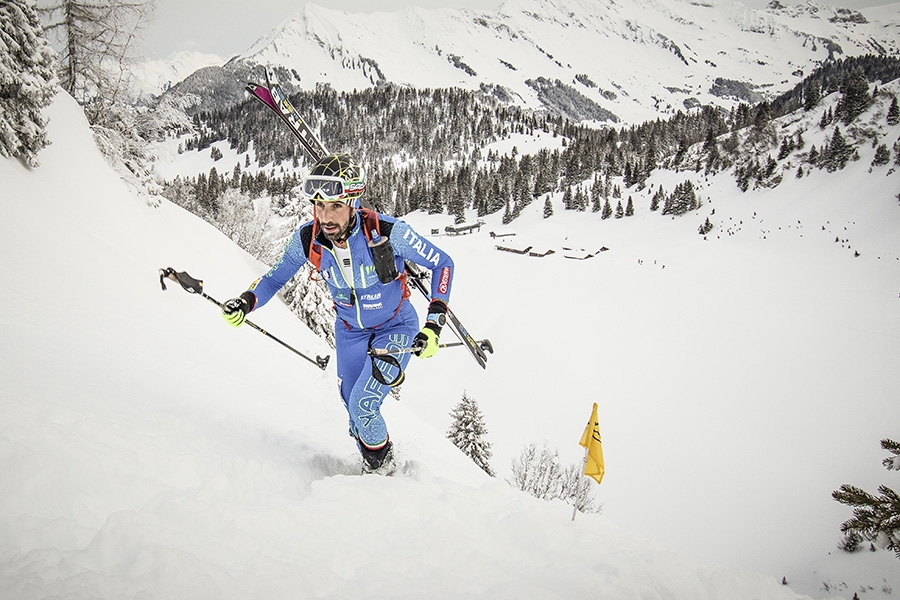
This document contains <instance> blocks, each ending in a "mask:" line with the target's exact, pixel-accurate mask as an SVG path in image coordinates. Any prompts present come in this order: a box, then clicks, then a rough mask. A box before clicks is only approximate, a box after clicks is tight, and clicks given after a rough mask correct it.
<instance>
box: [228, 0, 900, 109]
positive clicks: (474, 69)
mask: <svg viewBox="0 0 900 600" xmlns="http://www.w3.org/2000/svg"><path fill="white" fill-rule="evenodd" d="M898 14H900V4H897V3H895V4H891V5H887V6H883V7H878V8H875V9H871V10H870V9H867V10H866V11H865V14H863V13H859V12H855V11H849V10H845V9H838V8H832V7H828V6H825V5H817V4H815V3H813V2H806V3H805V4H803V5H802V6H785V5H784V4H782V3H780V2H777V1H773V2H771V3H770V4H769V6H768V7H767V8H766V9H763V10H752V9H749V8H747V7H745V6H744V5H742V4H740V3H739V2H734V1H732V0H703V1H698V0H633V1H629V2H615V1H613V0H602V1H596V0H508V1H507V2H505V3H504V4H503V5H502V6H501V7H500V8H499V9H498V10H496V11H476V10H470V9H438V10H424V9H420V8H416V7H412V8H408V9H406V10H404V11H396V12H374V13H369V14H350V13H346V12H341V11H336V10H330V9H326V8H322V7H320V6H317V5H314V4H307V5H306V6H305V7H304V8H303V9H301V10H300V11H298V12H297V13H296V14H295V15H293V16H292V17H290V18H288V19H287V20H285V21H284V22H283V23H282V24H281V25H280V26H279V27H277V28H276V29H275V30H274V31H272V33H271V34H270V35H268V36H266V37H263V38H261V39H260V40H259V41H257V42H256V43H255V44H254V45H253V46H252V47H251V48H250V49H248V50H247V51H246V52H243V53H241V54H240V55H239V56H238V60H239V61H243V62H245V63H249V64H275V65H280V66H283V67H285V68H287V69H290V70H292V71H293V73H294V75H295V80H294V82H293V83H295V84H297V85H299V86H302V87H304V88H312V87H314V86H315V85H316V84H319V83H327V84H330V85H332V86H333V87H335V88H336V89H338V90H348V91H349V90H353V89H360V88H364V87H367V86H372V85H378V84H380V83H385V82H392V83H396V84H400V85H409V86H413V87H416V88H434V87H462V88H466V89H483V90H485V91H488V92H491V93H495V94H498V95H500V96H501V97H503V98H506V99H509V100H510V101H511V102H514V103H516V104H519V105H522V106H527V107H531V108H540V107H542V106H551V107H553V108H555V109H557V110H559V111H560V112H563V113H564V114H566V116H570V117H571V118H574V119H576V120H582V119H592V118H593V119H597V120H611V121H615V120H617V119H621V120H623V121H625V122H643V121H645V120H652V119H654V118H656V117H657V116H659V115H660V113H670V112H674V111H675V110H680V109H684V108H686V107H688V108H690V107H692V106H696V105H698V104H714V105H721V106H724V107H726V108H727V107H730V106H732V105H733V104H734V103H735V102H737V101H745V102H755V101H758V100H761V99H763V98H766V97H771V96H773V95H775V94H778V93H781V92H784V91H786V90H788V89H790V88H792V87H793V86H794V85H796V84H797V83H798V82H800V81H801V80H802V79H803V78H804V76H806V75H808V74H809V73H810V72H811V71H812V70H813V69H814V68H816V67H817V66H818V65H820V64H821V63H822V62H823V61H825V60H826V59H828V58H841V57H846V56H857V55H860V54H867V53H874V54H887V55H897V54H898V53H900V36H898V31H900V17H898ZM572 104H579V105H580V107H578V108H575V107H573V106H572ZM567 113H568V114H567Z"/></svg>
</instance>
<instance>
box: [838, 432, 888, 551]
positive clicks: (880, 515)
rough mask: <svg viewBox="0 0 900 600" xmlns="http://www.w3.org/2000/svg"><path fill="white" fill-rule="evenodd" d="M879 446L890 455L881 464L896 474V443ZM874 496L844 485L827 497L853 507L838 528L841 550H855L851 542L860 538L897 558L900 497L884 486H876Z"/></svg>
mask: <svg viewBox="0 0 900 600" xmlns="http://www.w3.org/2000/svg"><path fill="white" fill-rule="evenodd" d="M881 447H882V448H883V449H884V450H887V451H888V452H890V453H891V454H892V455H893V456H889V457H888V458H886V459H884V461H883V464H884V466H885V468H886V469H888V470H890V471H900V443H898V442H895V441H894V440H890V439H884V440H881ZM878 494H879V495H878V496H874V495H872V494H870V493H868V492H866V491H865V490H863V489H861V488H858V487H856V486H853V485H849V484H846V483H845V484H844V485H842V486H841V487H840V488H839V489H838V490H836V491H834V492H832V494H831V496H832V497H833V498H834V499H835V500H837V501H838V502H840V503H841V504H846V505H847V506H852V507H853V517H852V518H851V519H849V520H847V521H845V522H844V523H843V524H842V525H841V531H842V532H844V535H845V538H844V540H843V543H842V547H844V548H845V549H852V548H856V547H858V545H859V544H858V543H855V544H854V543H853V542H854V540H857V538H859V537H861V538H863V539H865V540H868V541H869V542H872V544H874V545H877V546H880V547H883V548H886V549H888V550H893V551H894V553H895V554H896V555H897V558H900V494H898V493H897V492H895V491H894V490H892V489H891V488H889V487H887V486H886V485H882V486H879V488H878Z"/></svg>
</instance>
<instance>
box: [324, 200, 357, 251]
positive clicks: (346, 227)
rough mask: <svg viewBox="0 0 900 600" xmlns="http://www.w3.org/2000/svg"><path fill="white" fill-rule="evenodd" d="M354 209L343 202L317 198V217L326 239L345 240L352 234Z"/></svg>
mask: <svg viewBox="0 0 900 600" xmlns="http://www.w3.org/2000/svg"><path fill="white" fill-rule="evenodd" d="M353 211H354V209H353V208H352V207H350V206H347V205H346V204H344V203H343V202H325V201H324V200H316V219H318V220H319V227H320V228H321V229H322V234H323V235H324V236H325V238H326V239H328V240H330V241H332V242H343V241H344V240H346V239H347V236H349V235H350V222H351V220H352V217H353Z"/></svg>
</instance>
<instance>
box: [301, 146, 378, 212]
mask: <svg viewBox="0 0 900 600" xmlns="http://www.w3.org/2000/svg"><path fill="white" fill-rule="evenodd" d="M364 191H366V170H365V169H364V168H363V167H362V166H361V165H360V164H359V163H357V162H356V161H355V160H353V157H352V156H350V155H349V154H327V155H325V156H323V157H322V158H320V159H319V162H317V163H316V164H315V165H313V168H312V169H310V171H309V175H307V176H306V179H304V180H303V195H304V196H306V198H307V199H308V200H309V201H310V202H315V201H316V200H323V201H325V202H343V203H344V204H346V205H348V206H352V207H353V208H359V197H360V196H362V194H363V192H364Z"/></svg>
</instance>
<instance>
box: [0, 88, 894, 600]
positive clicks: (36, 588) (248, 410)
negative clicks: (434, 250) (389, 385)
mask: <svg viewBox="0 0 900 600" xmlns="http://www.w3.org/2000/svg"><path fill="white" fill-rule="evenodd" d="M48 114H49V116H50V118H51V123H50V135H51V138H52V140H53V142H54V143H53V145H52V146H51V147H49V148H48V149H47V150H46V151H44V152H43V153H42V155H41V163H42V166H41V167H40V169H37V170H34V171H29V170H27V169H25V168H24V167H22V166H21V165H20V164H19V163H18V162H16V161H14V160H4V161H2V162H0V181H2V187H3V190H4V193H3V194H2V197H0V202H2V210H3V213H4V219H3V220H2V221H0V248H2V256H3V260H2V261H0V273H2V280H3V281H4V282H6V284H5V286H4V289H5V291H6V293H5V294H4V297H5V298H6V299H7V303H6V304H5V310H4V311H3V313H2V314H0V331H2V339H3V340H4V343H3V344H2V345H0V373H2V376H0V489H3V493H2V494H0V597H2V598H15V599H24V598H50V597H53V598H96V597H102V598H112V597H122V598H133V597H134V598H136V597H140V598H167V599H168V598H194V599H197V598H248V597H258V598H384V597H389V598H422V597H432V598H462V597H466V598H468V597H476V596H484V597H490V598H526V597H527V598H572V597H598V598H616V599H622V598H626V599H627V598H635V599H637V598H673V599H682V598H683V599H685V600H687V599H691V600H695V599H698V598H721V599H729V600H734V599H741V598H747V599H752V598H767V599H778V598H785V599H787V598H796V597H798V595H797V593H795V592H794V591H793V590H792V589H791V588H790V587H786V586H782V585H781V584H780V580H781V577H782V576H787V578H788V580H789V583H794V581H796V582H797V583H798V585H800V586H803V587H804V589H806V590H808V592H807V593H810V594H811V595H816V596H821V597H828V596H831V595H835V594H840V593H842V592H847V593H846V594H844V597H847V598H849V597H850V596H852V593H853V592H854V591H856V590H857V589H858V588H860V587H862V586H870V588H871V589H866V590H865V592H867V593H868V594H870V595H866V596H865V597H881V596H880V595H881V594H884V592H883V591H882V589H881V586H882V580H883V581H884V582H885V585H892V586H894V587H897V586H900V580H898V577H897V569H896V559H894V558H893V557H892V556H890V555H889V554H888V553H886V552H878V553H875V554H870V553H863V554H861V555H854V556H845V555H834V544H835V542H836V540H837V537H838V534H837V526H838V524H839V523H840V521H841V520H842V519H843V518H845V517H846V516H847V514H848V511H847V510H845V509H843V508H842V507H840V506H838V505H836V503H834V502H833V501H832V500H831V499H830V497H829V494H830V491H831V490H832V489H835V488H836V487H837V486H838V485H840V484H841V483H844V482H853V483H856V484H858V485H861V486H864V487H867V488H869V489H872V488H874V486H875V485H876V484H877V483H880V482H882V481H884V480H886V479H887V477H888V475H887V474H886V472H884V471H883V470H882V469H881V467H880V459H881V452H880V451H879V449H878V447H877V441H878V440H879V439H880V438H881V437H886V436H894V437H896V435H897V432H896V429H895V428H896V423H897V422H898V417H900V414H898V411H900V408H898V405H897V403H896V398H895V397H894V396H895V390H896V389H897V387H898V383H900V381H898V378H900V376H898V374H897V370H896V368H895V367H896V364H897V358H900V320H898V316H897V315H898V311H897V304H896V303H897V302H898V298H897V295H898V291H900V290H898V287H900V285H898V277H897V275H898V271H900V262H898V259H900V252H898V250H900V248H898V246H897V242H896V235H895V232H896V231H897V225H898V218H900V217H898V212H897V210H898V208H897V205H896V200H895V199H894V198H893V197H892V195H893V194H894V193H895V190H896V183H897V176H896V175H892V176H890V177H887V176H885V177H883V178H881V177H867V178H862V177H861V176H860V171H861V170H863V169H864V168H865V165H866V164H868V161H870V160H871V157H868V158H865V157H864V158H863V160H862V161H860V163H855V164H853V165H851V167H850V168H848V170H847V171H844V172H841V173H839V174H835V175H828V174H825V173H816V174H815V175H814V178H813V177H811V178H810V179H809V180H801V181H785V183H784V184H783V185H782V187H779V188H777V189H775V190H773V191H769V192H765V193H757V194H752V195H745V196H742V195H738V194H737V193H736V188H734V185H733V182H731V183H730V184H729V181H728V177H725V178H724V179H723V180H717V181H713V182H711V183H710V185H709V187H708V188H706V189H704V190H703V193H704V194H705V195H706V194H708V196H709V197H710V198H711V201H710V203H709V204H708V205H707V206H706V207H704V209H701V210H704V211H706V210H708V209H709V208H711V207H715V208H716V209H717V215H719V217H718V218H719V219H721V220H722V225H721V226H720V228H719V229H718V230H717V231H716V233H714V234H711V236H710V239H709V240H708V241H703V240H702V238H700V236H698V235H697V234H696V227H697V225H698V224H699V223H698V221H699V220H701V219H699V216H698V218H696V219H693V220H691V217H685V218H682V219H679V220H674V221H672V220H669V219H666V218H662V217H660V216H659V215H657V214H649V213H647V211H646V208H645V207H644V208H643V209H642V210H639V213H638V215H636V216H635V217H634V218H632V219H625V220H622V221H613V220H611V221H606V222H601V221H600V220H599V216H597V215H590V214H588V215H575V214H571V213H569V214H563V211H562V210H561V207H559V206H557V211H556V212H557V214H556V215H555V216H554V217H553V218H551V219H549V220H547V221H543V220H541V218H540V216H539V213H538V207H536V206H535V207H533V208H534V211H533V212H531V213H529V214H526V215H524V216H523V217H522V219H521V220H520V221H517V222H516V223H515V228H516V229H517V230H518V235H517V236H516V237H517V239H518V240H522V241H525V240H528V242H529V243H532V244H534V245H535V246H536V247H544V246H547V247H551V246H552V247H554V248H557V249H558V250H561V248H562V246H566V247H578V248H581V247H584V248H588V249H591V250H593V249H596V248H595V247H596V246H599V245H600V244H605V245H606V246H608V247H610V248H611V250H610V251H609V252H606V253H603V254H601V255H599V256H597V257H595V258H592V259H589V260H586V261H575V260H569V259H565V258H564V257H563V256H562V252H561V251H559V252H557V253H556V254H554V255H551V256H548V257H546V258H542V259H537V258H531V257H527V256H514V255H511V254H509V253H504V252H497V251H495V250H494V249H493V242H492V240H491V239H490V238H489V237H488V236H487V233H486V231H487V230H488V229H490V228H492V227H494V228H496V227H498V223H497V221H496V218H492V219H491V220H490V221H489V222H488V224H487V229H483V230H482V232H481V233H480V234H477V235H472V236H465V237H458V238H450V237H444V238H441V239H440V240H439V243H440V244H441V245H442V246H443V247H445V249H446V250H448V251H450V252H451V253H452V254H453V256H454V258H455V260H456V262H457V265H458V275H457V278H456V287H455V291H454V308H455V309H456V310H457V312H458V313H459V314H460V315H461V316H462V318H463V319H464V320H465V322H466V324H467V325H468V326H469V328H470V330H472V331H473V332H475V333H476V335H477V336H489V337H490V338H491V339H492V341H493V342H494V346H495V348H496V354H495V355H493V356H492V357H491V359H490V362H489V367H488V369H487V370H485V371H481V370H480V369H478V368H477V367H476V366H475V365H474V362H472V361H471V359H469V358H468V357H467V356H465V355H464V354H463V353H462V352H460V351H458V350H457V351H454V350H452V349H447V350H445V351H443V352H442V353H441V354H439V355H438V357H436V358H435V359H433V360H430V361H423V362H421V363H419V362H416V364H414V365H413V366H412V367H411V368H410V371H409V378H408V382H407V383H405V384H404V390H403V392H402V398H401V400H400V401H394V400H389V401H388V403H387V405H386V407H385V414H386V417H387V419H388V420H389V424H390V427H391V431H392V435H393V437H394V439H395V440H396V443H397V448H398V452H399V455H400V457H401V459H402V460H403V461H404V464H405V468H406V474H405V475H404V476H399V477H393V478H383V477H377V476H358V475H356V474H355V473H356V472H357V464H356V459H355V456H354V449H353V445H352V441H351V440H350V438H348V437H347V436H346V435H345V431H346V419H345V416H344V414H343V408H342V407H341V405H340V401H339V399H338V398H337V395H336V392H335V386H334V372H333V370H331V369H329V371H327V372H318V371H317V370H316V369H315V368H312V367H310V366H309V365H307V364H305V363H303V362H302V361H299V360H298V359H297V358H296V357H294V356H293V355H292V354H291V353H289V352H286V351H285V350H283V349H282V348H280V347H278V346H277V345H276V344H274V343H272V342H271V341H270V340H267V339H265V338H264V337H263V336H261V335H259V334H258V333H257V332H255V331H253V330H252V329H249V328H247V327H244V328H241V329H239V330H233V329H232V328H230V327H227V326H226V325H225V324H224V323H223V322H222V321H221V319H220V318H219V316H218V315H217V314H216V313H217V309H216V308H215V307H213V306H212V305H211V304H209V303H207V302H205V301H204V300H203V299H201V298H199V297H193V296H191V295H189V294H187V293H185V292H184V291H182V290H180V289H177V286H174V284H172V285H170V286H169V290H168V291H167V292H162V291H161V290H160V287H159V282H158V278H157V269H158V268H159V267H164V266H172V267H175V268H176V269H179V270H187V271H188V272H190V273H191V274H192V275H194V276H197V277H200V278H203V279H205V281H206V286H205V289H206V291H207V292H208V293H209V294H211V295H212V296H214V297H216V298H218V299H220V300H221V299H225V298H227V297H230V296H231V295H234V294H236V293H238V292H240V291H241V290H243V289H244V288H245V286H246V285H247V284H248V283H249V282H250V281H252V279H254V278H255V277H256V276H257V275H258V274H259V273H260V272H262V270H264V268H265V267H264V266H263V265H261V264H259V263H258V262H256V261H255V260H253V259H251V258H249V257H248V256H247V255H246V254H244V253H243V252H241V251H240V250H238V249H237V248H235V247H234V246H233V245H232V244H231V243H230V242H229V241H228V240H226V239H225V238H224V237H223V236H222V235H220V234H219V233H218V232H216V231H214V230H213V229H212V228H210V227H209V226H208V225H206V224H204V223H202V222H200V221H199V220H197V219H196V218H194V217H192V216H191V215H189V214H186V213H185V212H184V211H182V210H181V209H179V208H177V207H174V206H173V205H171V204H169V203H167V202H163V203H161V204H160V205H159V206H158V207H151V206H147V205H146V204H144V203H142V202H140V201H138V200H136V199H134V198H132V197H130V196H129V195H128V192H127V188H125V187H124V186H123V185H122V184H121V183H120V182H119V181H118V180H117V179H116V178H115V176H114V175H113V174H112V172H111V171H110V169H109V168H108V167H107V166H106V165H105V164H104V163H103V160H102V158H101V157H100V156H99V154H98V153H97V152H96V150H95V149H94V148H93V146H92V143H91V140H90V135H89V132H88V129H87V127H86V125H85V123H84V119H83V117H82V116H81V114H80V112H79V110H78V107H77V106H75V104H74V103H73V102H72V101H71V99H69V98H68V97H65V96H64V95H61V96H60V97H59V98H58V99H57V101H56V103H55V104H54V105H53V106H52V107H51V108H50V109H49V110H48ZM863 163H865V164H863ZM659 177H661V178H665V177H669V178H671V180H672V182H677V181H679V180H680V178H679V177H678V176H677V175H675V174H668V175H667V174H660V175H659ZM665 185H666V186H667V188H668V189H671V187H673V185H674V183H670V182H666V183H665ZM863 186H865V187H863ZM848 198H852V199H853V200H854V202H853V204H852V205H850V204H849V203H848V201H847V199H848ZM645 204H646V203H639V206H642V207H643V205H645ZM704 216H705V212H704ZM726 219H727V220H726ZM410 220H411V221H412V222H413V223H414V225H416V227H417V228H418V229H419V230H420V231H429V230H430V227H431V226H442V225H444V224H446V218H445V217H428V216H424V215H412V216H411V218H410ZM732 220H733V221H732ZM738 220H740V224H738ZM798 221H799V222H798ZM726 223H732V224H730V225H726ZM823 228H824V229H823ZM726 232H727V233H726ZM835 235H839V236H842V237H845V238H848V239H849V240H850V243H852V245H853V246H854V248H859V249H860V251H861V252H862V256H861V257H859V258H854V257H853V255H852V252H851V251H850V250H848V249H847V248H846V247H845V246H846V244H845V245H844V246H843V247H842V245H841V244H835V243H834V242H833V238H834V236H835ZM762 238H765V239H762ZM420 308H421V307H420ZM253 318H254V320H255V321H256V322H258V323H259V324H260V325H262V326H263V327H265V328H267V329H269V330H270V331H272V332H274V333H276V335H278V336H279V337H280V338H282V339H284V340H285V341H288V342H289V343H291V344H294V345H296V346H297V347H299V348H301V349H303V350H305V351H308V352H310V353H325V352H327V351H328V349H327V347H326V346H325V345H324V344H323V343H321V342H320V341H319V340H318V339H316V338H314V337H313V336H312V335H311V334H309V333H308V332H307V331H306V330H305V328H304V327H303V326H302V325H301V324H300V323H299V321H297V320H296V319H295V318H294V317H293V316H292V315H291V314H290V313H289V312H288V311H287V310H286V309H285V308H284V307H282V306H279V305H278V303H273V304H271V305H270V306H267V307H266V308H265V309H264V310H263V311H261V312H260V313H258V314H256V315H254V317H253ZM463 390H466V391H467V393H468V394H469V395H470V396H473V397H474V398H475V399H476V400H477V401H478V402H479V405H480V406H481V408H482V410H483V411H484V412H485V414H486V422H487V425H488V428H489V430H490V433H489V440H490V441H492V442H493V443H494V449H495V457H494V465H495V467H496V468H497V470H498V471H500V472H501V478H498V479H491V478H488V477H487V476H485V475H483V473H481V471H479V470H478V469H477V468H476V467H475V466H474V465H473V464H472V463H471V462H470V461H469V460H468V459H466V458H465V457H463V456H462V455H461V454H460V453H459V452H458V451H457V450H456V449H455V448H453V447H452V446H451V445H450V444H449V442H447V440H446V439H444V437H443V434H444V430H445V429H446V427H447V425H449V420H448V417H447V414H448V413H449V412H450V409H451V408H452V407H453V405H454V404H455V403H456V402H458V400H459V398H460V397H461V395H462V392H463ZM594 401H597V402H599V403H600V407H601V412H600V428H601V432H602V433H603V435H604V448H605V451H606V459H607V468H608V474H607V478H606V480H604V482H603V484H602V485H601V486H599V487H597V488H596V491H597V495H598V498H599V500H600V501H601V502H602V503H603V512H602V513H601V514H591V515H579V516H578V518H577V520H576V521H575V522H572V521H570V516H571V509H570V507H569V506H567V505H565V504H563V503H561V502H543V501H539V500H535V499H533V498H530V497H528V496H526V495H524V494H521V493H519V492H516V491H514V490H513V489H511V488H510V487H509V486H508V485H507V484H506V483H505V482H504V481H503V480H502V475H503V474H506V473H507V472H508V468H509V461H510V459H511V457H513V456H515V455H516V454H518V451H519V450H520V449H521V447H522V446H524V445H525V444H527V443H530V442H538V443H540V442H541V441H542V440H544V439H546V440H548V442H549V443H550V444H551V445H553V446H556V447H559V448H560V452H561V454H562V455H563V457H564V459H565V460H567V461H575V460H577V459H578V457H579V456H580V448H579V447H578V446H577V441H578V438H579V437H580V435H581V431H582V429H583V427H584V423H585V422H586V420H587V417H588V416H589V412H590V407H591V404H592V403H593V402H594ZM657 540H658V541H657ZM829 554H831V556H829ZM807 562H808V563H809V565H807V564H806V563H807ZM722 564H727V565H730V566H720V565H722ZM780 567H783V568H780ZM826 567H827V571H823V570H822V569H823V568H826ZM757 572H763V573H765V574H756V573H757ZM822 578H825V579H828V580H829V581H830V584H829V589H827V590H824V591H823V590H822V589H821V587H822V586H821V582H822ZM841 585H844V586H845V588H844V589H838V588H839V587H840V586H841ZM797 589H799V587H798V588H797ZM864 595H865V593H864Z"/></svg>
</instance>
